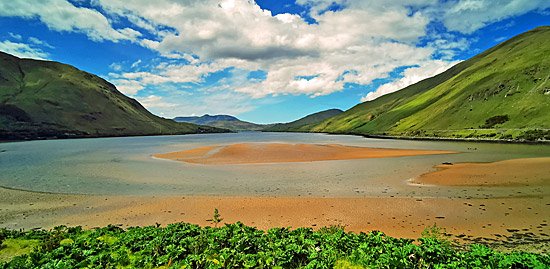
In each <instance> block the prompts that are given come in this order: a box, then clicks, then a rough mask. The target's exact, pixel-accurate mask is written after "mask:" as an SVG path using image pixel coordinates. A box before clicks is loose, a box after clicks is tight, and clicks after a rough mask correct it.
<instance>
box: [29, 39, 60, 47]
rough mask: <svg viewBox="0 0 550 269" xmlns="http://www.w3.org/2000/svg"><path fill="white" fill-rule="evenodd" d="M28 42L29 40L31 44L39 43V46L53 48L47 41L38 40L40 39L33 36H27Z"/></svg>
mask: <svg viewBox="0 0 550 269" xmlns="http://www.w3.org/2000/svg"><path fill="white" fill-rule="evenodd" d="M29 42H31V43H33V44H36V45H39V46H43V47H46V48H49V49H54V46H52V45H50V44H48V42H46V41H43V40H40V39H38V38H36V37H33V36H31V37H29Z"/></svg>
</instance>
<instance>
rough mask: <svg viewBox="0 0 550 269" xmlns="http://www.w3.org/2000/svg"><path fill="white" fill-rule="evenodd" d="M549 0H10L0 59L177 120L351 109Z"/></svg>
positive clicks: (470, 51) (545, 13)
mask: <svg viewBox="0 0 550 269" xmlns="http://www.w3.org/2000/svg"><path fill="white" fill-rule="evenodd" d="M540 25H550V1H548V0H540V1H539V0H502V1H491V0H453V1H438V0H415V1H413V0H384V1H375V0H337V1H330V0H296V1H288V0H286V1H280V0H273V1H267V0H262V1H260V0H258V1H256V2H254V1H248V0H223V1H220V0H203V1H195V0H158V1H148V0H133V1H128V0H69V1H67V0H10V1H1V2H0V51H4V52H7V53H10V54H14V55H16V56H19V57H25V58H37V59H45V60H53V61H58V62H62V63H67V64H70V65H73V66H75V67H77V68H79V69H81V70H84V71H87V72H90V73H93V74H96V75H99V76H101V77H103V78H104V79H106V80H108V81H110V82H112V83H113V84H115V85H116V86H117V88H118V89H119V90H120V91H121V92H123V93H124V94H126V95H128V96H130V97H132V98H135V99H137V100H138V101H140V102H141V103H142V104H143V105H144V106H145V107H147V108H148V109H149V110H150V111H151V112H153V113H155V114H157V115H159V116H163V117H166V118H172V117H175V116H189V115H202V114H206V113H208V114H230V115H235V116H238V117H239V118H240V119H242V120H246V121H251V122H257V123H272V122H288V121H292V120H295V119H298V118H300V117H302V116H305V115H307V114H310V113H314V112H318V111H321V110H325V109H330V108H340V109H342V110H346V109H349V108H351V107H353V106H354V105H356V104H358V103H360V102H364V101H369V100H373V99H375V98H377V97H379V96H381V95H383V94H387V93H391V92H393V91H396V90H398V89H401V88H403V87H406V86H407V85H410V84H412V83H415V82H417V81H419V80H421V79H424V78H427V77H430V76H433V75H436V74H438V73H440V72H442V71H444V70H446V69H447V68H449V67H451V66H452V65H454V64H456V63H458V62H460V61H463V60H467V59H469V58H470V57H472V56H474V55H476V54H478V53H480V52H481V51H483V50H485V49H487V48H490V47H492V46H494V45H496V44H498V43H500V42H502V41H504V40H506V39H509V38H511V37H513V36H514V35H517V34H519V33H522V32H524V31H527V30H530V29H532V28H535V27H537V26H540Z"/></svg>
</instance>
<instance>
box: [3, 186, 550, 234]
mask: <svg viewBox="0 0 550 269" xmlns="http://www.w3.org/2000/svg"><path fill="white" fill-rule="evenodd" d="M0 194H1V196H2V198H0V205H1V208H3V210H0V228H8V229H25V230H31V229H36V228H41V229H51V228H53V227H55V226H58V225H67V226H69V227H72V226H82V227H83V228H85V229H91V228H94V227H104V226H107V225H109V224H112V225H117V226H120V227H122V228H128V227H133V226H151V225H155V224H156V223H160V224H162V225H167V224H170V223H175V222H188V223H192V224H198V225H200V226H209V225H210V224H211V223H210V222H209V221H208V219H211V217H212V214H213V211H214V209H218V210H219V212H220V214H221V215H222V217H223V218H224V221H223V222H222V223H234V222H237V221H240V222H243V223H244V224H245V225H248V226H253V227H257V228H258V229H261V230H267V229H269V228H273V227H292V228H294V229H295V228H298V227H309V228H313V229H315V230H316V229H319V228H321V227H324V226H331V225H341V226H345V227H346V231H348V232H355V233H358V232H366V233H368V232H370V231H374V230H379V231H382V232H384V233H386V234H388V235H390V236H392V237H401V238H412V239H416V238H419V237H421V232H422V231H423V230H424V229H425V228H426V227H427V226H431V225H433V224H434V223H436V224H437V225H438V227H443V228H445V229H446V231H447V233H449V234H452V235H453V237H452V238H451V239H458V240H460V241H461V242H462V243H473V242H479V243H484V242H485V243H493V244H494V243H495V242H501V240H502V238H508V237H509V238H514V236H516V237H517V235H518V234H531V235H532V236H531V237H530V239H529V240H526V241H525V242H524V243H528V242H531V241H533V240H534V239H537V240H535V241H541V242H543V241H545V240H546V241H550V235H549V234H550V227H548V226H547V225H548V222H550V218H548V217H547V216H548V214H545V213H544V212H549V208H550V197H549V196H534V197H512V198H503V197H500V198H488V199H485V198H474V199H453V198H374V197H367V198H302V197H268V198H265V197H223V196H182V197H137V196H94V195H74V194H51V193H34V192H31V191H19V190H9V189H4V188H0ZM451 212H452V213H451ZM539 213H540V214H539ZM518 242H521V240H520V241H518ZM502 243H505V242H502ZM516 243H517V242H516Z"/></svg>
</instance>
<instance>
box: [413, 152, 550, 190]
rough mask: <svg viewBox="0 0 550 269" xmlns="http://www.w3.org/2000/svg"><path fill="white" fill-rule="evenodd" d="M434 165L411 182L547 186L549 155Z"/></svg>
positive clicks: (548, 180) (549, 170)
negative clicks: (487, 161) (435, 169)
mask: <svg viewBox="0 0 550 269" xmlns="http://www.w3.org/2000/svg"><path fill="white" fill-rule="evenodd" d="M434 167H435V168H439V169H441V170H439V171H434V172H429V173H426V174H423V175H421V176H420V177H419V178H418V179H416V180H414V181H412V183H418V184H430V185H442V186H493V187H497V186H501V187H513V186H536V185H550V157H546V158H526V159H512V160H504V161H500V162H493V163H458V164H450V165H437V166H434Z"/></svg>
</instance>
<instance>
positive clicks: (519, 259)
mask: <svg viewBox="0 0 550 269" xmlns="http://www.w3.org/2000/svg"><path fill="white" fill-rule="evenodd" d="M218 219H220V220H221V218H220V217H219V216H218ZM441 232H442V230H441V229H440V228H439V227H437V226H435V225H434V226H433V227H430V228H428V229H427V233H425V237H423V238H420V239H419V242H420V244H415V243H414V241H415V240H411V239H399V238H392V237H389V236H386V235H385V234H384V233H381V232H377V231H374V232H371V233H369V234H366V233H359V234H355V233H346V232H344V230H343V228H342V227H337V226H334V227H326V228H324V229H321V230H320V231H313V230H312V229H311V228H298V229H295V230H291V229H288V228H273V229H269V230H268V231H267V232H264V231H261V230H258V229H256V228H253V227H248V226H245V225H244V224H242V223H235V224H225V225H224V226H223V227H219V228H212V227H204V228H201V227H199V226H198V225H191V224H187V223H177V224H171V225H168V226H167V227H164V228H163V227H156V226H149V227H143V228H140V227H133V228H129V229H127V230H123V229H120V228H118V227H116V226H108V227H104V228H96V229H94V230H88V231H84V230H82V229H80V228H79V227H77V228H60V229H57V230H54V231H30V232H27V233H23V232H11V231H9V237H12V238H17V239H28V238H34V239H40V240H43V239H45V238H49V237H52V236H53V235H54V234H55V235H56V237H57V236H59V234H62V235H63V237H64V238H65V239H63V240H61V241H60V244H59V245H58V246H57V247H56V248H52V249H46V248H43V247H40V248H36V249H35V251H33V252H31V253H29V254H24V255H20V256H18V257H15V258H13V259H12V260H11V261H9V262H6V263H0V268H107V267H109V268H333V267H336V268H476V267H478V268H479V267H481V268H489V267H490V268H524V267H530V268H537V267H538V268H545V267H548V266H550V257H549V256H548V255H538V254H530V253H511V254H502V253H497V252H494V251H492V250H491V249H489V248H487V247H483V246H477V245H472V247H471V248H470V249H469V250H468V251H465V252H460V251H457V250H455V249H453V248H451V247H449V246H448V245H446V244H444V243H443V242H444V240H441V239H439V237H440V234H441ZM69 239H70V240H69ZM63 242H65V243H63Z"/></svg>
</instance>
